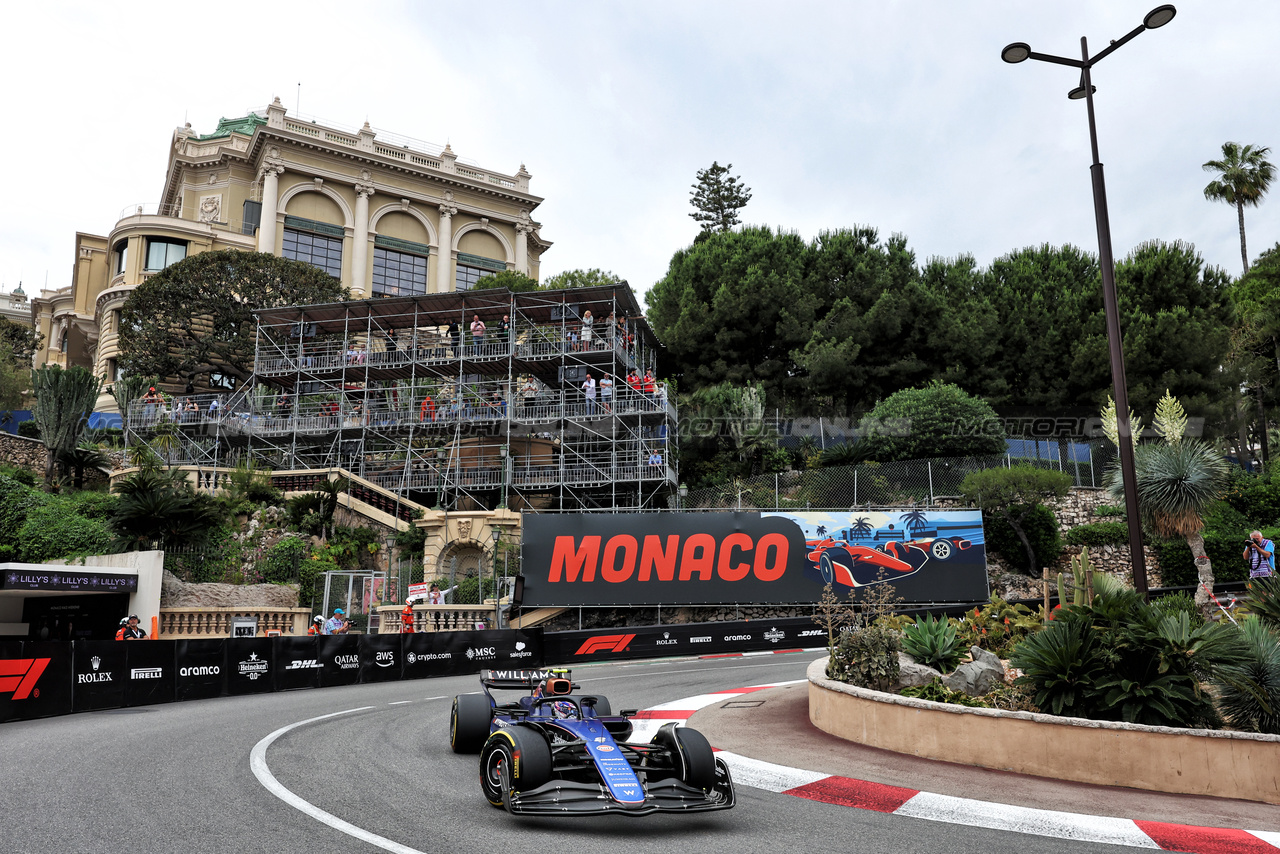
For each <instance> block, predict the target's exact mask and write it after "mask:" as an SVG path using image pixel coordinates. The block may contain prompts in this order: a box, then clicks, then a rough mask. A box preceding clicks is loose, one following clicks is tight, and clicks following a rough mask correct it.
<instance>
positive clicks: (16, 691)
mask: <svg viewBox="0 0 1280 854" xmlns="http://www.w3.org/2000/svg"><path fill="white" fill-rule="evenodd" d="M50 661H51V659H48V658H4V659H0V694H13V699H15V700H25V699H27V698H28V697H33V698H34V697H39V696H40V689H39V688H37V687H36V682H38V681H40V676H41V674H43V673H44V669H45V668H46V667H48V666H49V662H50Z"/></svg>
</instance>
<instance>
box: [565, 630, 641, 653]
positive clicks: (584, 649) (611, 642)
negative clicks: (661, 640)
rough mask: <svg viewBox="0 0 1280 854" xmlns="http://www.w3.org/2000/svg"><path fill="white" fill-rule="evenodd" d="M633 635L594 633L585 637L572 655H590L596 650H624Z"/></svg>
mask: <svg viewBox="0 0 1280 854" xmlns="http://www.w3.org/2000/svg"><path fill="white" fill-rule="evenodd" d="M634 637H635V635H633V634H632V635H596V636H595V637H593V638H587V639H586V640H585V641H583V643H582V646H580V647H578V651H577V652H575V653H574V655H591V654H592V653H596V652H625V651H626V649H627V645H628V644H630V643H631V640H632V638H634Z"/></svg>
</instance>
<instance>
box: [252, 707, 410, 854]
mask: <svg viewBox="0 0 1280 854" xmlns="http://www.w3.org/2000/svg"><path fill="white" fill-rule="evenodd" d="M372 708H374V707H373V706H361V707H360V708H358V709H346V710H344V711H341V712H332V713H330V714H327V715H320V716H319V717H316V718H308V719H307V720H305V721H298V722H297V723H292V724H289V725H288V726H283V727H280V729H278V730H276V731H275V732H273V733H271V734H270V735H268V736H266V737H265V738H263V739H262V740H261V741H259V742H258V743H257V744H255V745H254V746H253V750H252V751H251V752H250V753H249V768H250V769H251V770H252V771H253V776H255V777H257V778H258V782H259V783H261V784H262V786H263V788H265V789H266V790H267V791H268V792H270V793H271V794H273V795H275V796H276V797H277V798H279V799H280V800H282V801H284V802H285V803H286V804H288V805H289V806H291V807H293V808H294V809H296V810H298V811H299V812H301V813H304V814H306V815H309V816H311V817H312V818H314V819H315V820H316V821H318V822H320V823H321V824H327V825H329V827H332V828H333V829H334V830H337V831H339V832H341V833H345V834H347V835H348V836H352V837H354V838H356V839H359V840H360V841H361V842H367V843H369V844H370V845H373V846H376V847H378V848H381V849H382V850H384V851H390V852H392V854H426V852H423V851H419V850H418V849H417V848H409V847H408V846H406V845H401V844H400V843H399V842H395V841H393V840H391V839H387V838H386V837H384V836H379V835H378V834H376V833H371V832H369V831H367V830H365V829H363V828H360V827H356V826H355V825H354V824H351V823H350V822H346V821H343V820H342V819H340V818H338V817H337V816H336V815H333V814H332V813H327V812H325V811H324V810H322V809H320V808H319V807H318V806H316V805H315V804H313V803H311V802H310V801H307V800H304V799H302V798H301V797H299V796H298V795H295V794H294V793H293V792H291V791H290V790H288V789H286V788H285V787H284V785H282V784H281V783H280V781H279V780H277V779H276V778H275V775H274V774H272V773H271V769H270V768H269V767H267V748H268V747H270V746H271V744H272V743H273V742H274V741H275V740H276V739H278V738H280V736H282V735H284V734H285V733H288V732H290V731H292V730H295V729H297V728H298V727H302V726H306V725H307V724H313V723H316V722H317V721H323V720H325V719H327V718H335V717H338V716H339V715H349V714H351V713H352V712H364V711H368V710H369V709H372Z"/></svg>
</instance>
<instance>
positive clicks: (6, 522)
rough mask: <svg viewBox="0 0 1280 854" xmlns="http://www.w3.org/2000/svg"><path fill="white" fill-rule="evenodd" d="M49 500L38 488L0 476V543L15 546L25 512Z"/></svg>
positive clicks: (23, 521) (25, 515)
mask: <svg viewBox="0 0 1280 854" xmlns="http://www.w3.org/2000/svg"><path fill="white" fill-rule="evenodd" d="M24 423H25V422H24ZM49 500H50V499H49V497H48V496H46V495H45V494H44V493H43V492H40V491H39V490H36V489H32V488H31V487H30V486H26V485H25V484H22V483H19V482H18V481H16V480H14V479H13V478H11V477H4V476H0V544H4V545H9V546H16V545H17V542H18V531H20V530H22V525H23V523H25V522H26V521H27V514H28V513H30V512H31V511H32V510H34V509H35V508H37V507H39V506H41V505H43V504H44V503H46V502H47V501H49Z"/></svg>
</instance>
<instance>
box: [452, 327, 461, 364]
mask: <svg viewBox="0 0 1280 854" xmlns="http://www.w3.org/2000/svg"><path fill="white" fill-rule="evenodd" d="M449 344H450V346H451V347H453V357H454V358H455V359H456V358H458V357H459V356H461V355H462V350H461V347H462V327H461V326H459V325H458V321H456V320H455V321H452V322H451V323H450V324H449Z"/></svg>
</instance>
